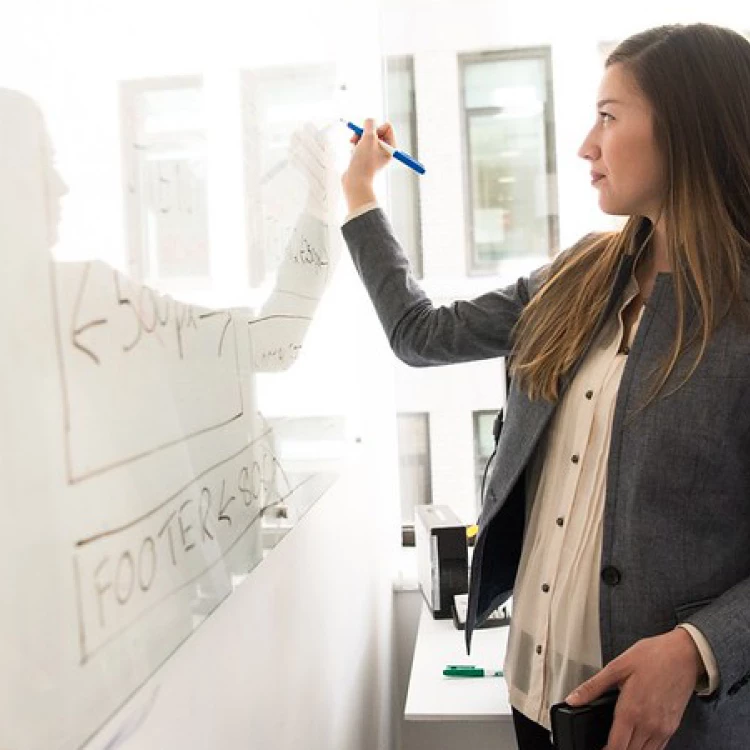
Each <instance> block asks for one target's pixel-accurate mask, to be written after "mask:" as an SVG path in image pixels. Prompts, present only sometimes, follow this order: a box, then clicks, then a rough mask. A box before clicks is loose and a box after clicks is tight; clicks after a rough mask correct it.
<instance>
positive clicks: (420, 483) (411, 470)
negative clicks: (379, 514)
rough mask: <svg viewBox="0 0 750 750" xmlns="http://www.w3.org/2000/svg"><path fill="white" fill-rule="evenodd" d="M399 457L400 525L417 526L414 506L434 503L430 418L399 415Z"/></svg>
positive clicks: (426, 415)
mask: <svg viewBox="0 0 750 750" xmlns="http://www.w3.org/2000/svg"><path fill="white" fill-rule="evenodd" d="M397 421H398V454H399V476H400V482H401V523H402V525H407V526H413V525H414V506H415V505H424V504H425V503H431V502H432V481H431V471H430V420H429V415H428V414H399V415H397Z"/></svg>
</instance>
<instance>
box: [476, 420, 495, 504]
mask: <svg viewBox="0 0 750 750" xmlns="http://www.w3.org/2000/svg"><path fill="white" fill-rule="evenodd" d="M472 416H473V418H474V479H475V487H476V496H477V514H479V511H481V508H482V479H483V477H484V471H485V469H486V467H487V462H488V461H489V460H490V456H491V455H492V451H494V450H495V438H494V435H493V433H492V428H493V425H494V423H495V417H496V416H497V411H475V412H474V413H473V415H472Z"/></svg>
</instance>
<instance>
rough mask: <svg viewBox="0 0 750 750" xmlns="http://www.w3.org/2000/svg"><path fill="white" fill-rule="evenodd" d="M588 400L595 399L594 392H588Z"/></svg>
mask: <svg viewBox="0 0 750 750" xmlns="http://www.w3.org/2000/svg"><path fill="white" fill-rule="evenodd" d="M586 398H587V399H588V400H589V401H591V399H592V398H594V392H593V391H586Z"/></svg>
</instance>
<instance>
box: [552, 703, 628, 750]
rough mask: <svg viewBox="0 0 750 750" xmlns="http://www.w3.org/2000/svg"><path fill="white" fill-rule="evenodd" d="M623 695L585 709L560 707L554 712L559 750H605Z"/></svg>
mask: <svg viewBox="0 0 750 750" xmlns="http://www.w3.org/2000/svg"><path fill="white" fill-rule="evenodd" d="M619 694H620V693H619V691H617V690H612V691H610V692H608V693H605V694H604V695H602V696H600V697H599V698H597V699H596V700H593V701H591V703H586V704H585V705H583V706H569V705H568V704H567V703H556V704H555V705H554V706H552V708H551V709H550V720H551V722H552V739H553V741H554V744H555V750H602V748H603V747H604V746H605V745H606V744H607V739H608V737H609V730H610V729H611V728H612V720H613V719H614V715H615V704H616V703H617V698H618V696H619Z"/></svg>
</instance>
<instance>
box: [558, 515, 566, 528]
mask: <svg viewBox="0 0 750 750" xmlns="http://www.w3.org/2000/svg"><path fill="white" fill-rule="evenodd" d="M556 523H557V525H558V526H562V525H563V524H564V523H565V521H564V520H563V518H562V516H560V518H558V519H557V521H556Z"/></svg>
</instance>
